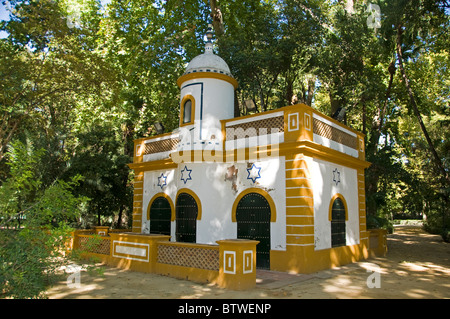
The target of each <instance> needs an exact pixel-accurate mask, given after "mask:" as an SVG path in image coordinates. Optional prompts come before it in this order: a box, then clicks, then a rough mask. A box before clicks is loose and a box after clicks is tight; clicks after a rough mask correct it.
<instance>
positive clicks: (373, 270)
mask: <svg viewBox="0 0 450 319" xmlns="http://www.w3.org/2000/svg"><path fill="white" fill-rule="evenodd" d="M103 270H104V272H103V274H102V275H92V274H88V272H85V271H81V273H80V274H81V276H80V285H79V287H78V288H77V287H69V286H68V285H67V282H66V280H62V281H61V282H59V283H58V284H56V285H54V286H53V287H51V288H50V289H49V290H48V297H49V298H50V299H200V298H208V299H259V298H264V299H289V298H294V299H398V298H401V299H420V298H422V299H450V244H448V243H445V242H443V240H442V238H441V237H440V236H438V235H430V234H427V233H425V232H424V231H423V230H421V228H420V227H418V226H398V227H396V229H395V232H394V234H391V235H388V254H387V256H386V257H378V258H371V259H368V260H365V261H361V262H357V263H353V264H350V265H346V266H342V267H339V268H334V269H330V270H325V271H320V272H317V273H314V274H309V275H293V274H287V273H280V272H269V271H258V272H257V284H256V287H255V288H254V289H252V290H250V291H243V292H239V291H232V290H227V289H222V288H219V287H217V286H215V285H211V284H199V283H195V282H191V281H185V280H179V279H174V278H170V277H165V276H160V275H154V274H144V273H138V272H132V271H127V270H122V269H116V268H110V267H104V269H103Z"/></svg>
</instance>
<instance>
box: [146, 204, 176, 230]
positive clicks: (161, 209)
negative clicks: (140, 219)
mask: <svg viewBox="0 0 450 319" xmlns="http://www.w3.org/2000/svg"><path fill="white" fill-rule="evenodd" d="M171 216H172V208H171V206H170V203H169V201H168V200H167V198H165V197H162V196H160V197H157V198H155V199H154V200H153V202H152V204H151V206H150V211H149V217H150V234H162V235H169V236H170V219H171Z"/></svg>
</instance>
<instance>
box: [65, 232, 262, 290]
mask: <svg viewBox="0 0 450 319" xmlns="http://www.w3.org/2000/svg"><path fill="white" fill-rule="evenodd" d="M101 231H102V232H103V231H104V230H103V229H102V230H101ZM94 233H97V231H95V232H94V231H90V232H89V231H76V232H74V238H73V244H72V249H74V250H76V249H78V250H85V252H84V256H85V257H89V256H95V257H97V258H100V259H101V260H102V261H103V262H104V263H106V264H108V265H111V266H114V267H119V268H123V269H130V270H133V271H139V272H145V273H156V274H161V275H167V276H171V277H175V278H180V279H187V280H192V281H197V282H210V283H215V284H217V285H219V286H220V287H223V288H228V289H234V290H245V289H251V288H253V287H254V286H255V284H256V245H257V244H258V241H252V240H236V239H230V240H221V241H218V242H217V244H218V245H204V244H191V243H179V242H170V241H169V240H170V236H166V235H155V234H149V235H147V234H137V233H114V232H108V236H99V235H97V234H94ZM102 234H103V233H102ZM89 238H96V240H94V242H95V245H93V246H91V247H85V246H87V245H86V242H87V240H88V239H89ZM86 248H88V249H86Z"/></svg>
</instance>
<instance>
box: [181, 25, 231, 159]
mask: <svg viewBox="0 0 450 319" xmlns="http://www.w3.org/2000/svg"><path fill="white" fill-rule="evenodd" d="M206 36H207V39H208V41H207V42H206V45H205V53H203V54H200V55H198V56H197V57H195V58H194V59H193V60H192V61H191V62H190V63H189V64H188V66H187V68H186V70H185V72H184V74H183V75H182V76H181V77H180V78H179V79H178V81H177V84H178V86H179V87H180V89H181V98H180V143H179V146H178V150H183V151H184V150H204V149H208V150H222V129H221V124H220V120H225V119H230V118H233V117H234V90H235V89H236V87H237V85H238V83H237V81H236V80H235V79H234V78H233V76H232V75H231V73H230V68H229V67H228V65H227V63H226V62H225V61H224V60H223V59H222V58H221V57H219V56H217V55H215V54H214V53H213V45H212V42H211V38H212V26H211V25H210V26H209V27H208V32H207V33H206Z"/></svg>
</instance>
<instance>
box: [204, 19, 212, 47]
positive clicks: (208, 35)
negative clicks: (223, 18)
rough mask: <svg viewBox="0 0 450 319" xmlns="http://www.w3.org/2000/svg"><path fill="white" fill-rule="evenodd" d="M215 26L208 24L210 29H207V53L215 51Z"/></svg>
mask: <svg viewBox="0 0 450 319" xmlns="http://www.w3.org/2000/svg"><path fill="white" fill-rule="evenodd" d="M213 34H214V33H213V26H212V24H211V23H209V24H208V29H207V30H206V43H205V53H212V52H213V45H212V37H213Z"/></svg>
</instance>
